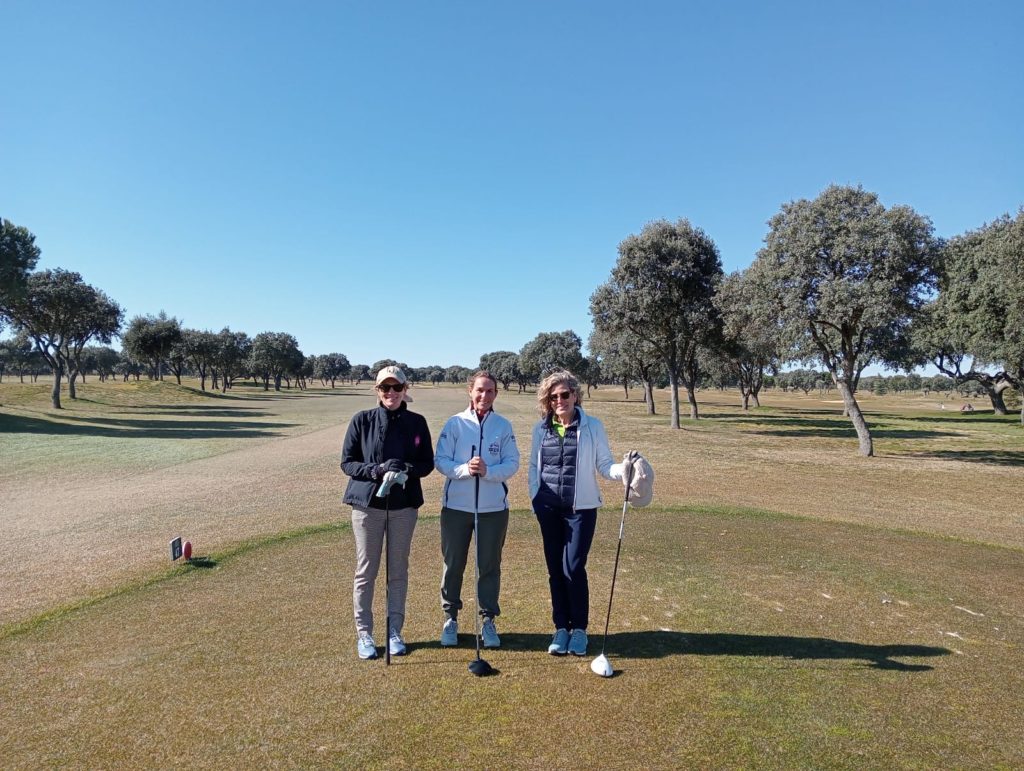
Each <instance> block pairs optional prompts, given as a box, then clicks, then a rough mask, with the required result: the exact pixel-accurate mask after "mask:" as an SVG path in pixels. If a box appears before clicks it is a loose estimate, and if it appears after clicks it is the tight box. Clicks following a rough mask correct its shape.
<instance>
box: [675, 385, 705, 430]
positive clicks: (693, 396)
mask: <svg viewBox="0 0 1024 771" xmlns="http://www.w3.org/2000/svg"><path fill="white" fill-rule="evenodd" d="M686 400H687V401H688V402H690V419H691V420H697V419H698V418H699V417H700V415H698V414H697V392H696V390H695V389H694V387H693V383H687V384H686ZM676 428H679V426H676Z"/></svg>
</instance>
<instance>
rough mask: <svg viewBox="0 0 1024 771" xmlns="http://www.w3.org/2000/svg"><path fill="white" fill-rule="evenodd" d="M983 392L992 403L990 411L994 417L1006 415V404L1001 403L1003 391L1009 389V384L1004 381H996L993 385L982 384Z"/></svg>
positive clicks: (1007, 411)
mask: <svg viewBox="0 0 1024 771" xmlns="http://www.w3.org/2000/svg"><path fill="white" fill-rule="evenodd" d="M982 387H984V389H985V392H986V393H987V394H988V399H989V401H990V402H992V411H993V412H994V413H995V414H996V415H1008V414H1009V410H1007V409H1006V402H1004V401H1003V391H1005V390H1006V389H1007V388H1009V387H1010V384H1009V383H1008V382H1006V381H1005V380H998V381H996V382H995V383H994V384H993V385H989V384H988V383H982Z"/></svg>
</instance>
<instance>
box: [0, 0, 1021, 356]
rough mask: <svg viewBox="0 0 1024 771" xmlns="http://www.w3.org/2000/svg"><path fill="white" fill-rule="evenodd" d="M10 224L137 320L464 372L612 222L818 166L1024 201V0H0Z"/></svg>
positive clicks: (886, 194)
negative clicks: (174, 321) (288, 340)
mask: <svg viewBox="0 0 1024 771" xmlns="http://www.w3.org/2000/svg"><path fill="white" fill-rule="evenodd" d="M0 24H2V27H3V29H4V34H3V44H2V45H0V72H3V74H4V77H3V83H4V89H3V97H2V101H0V104H2V106H0V159H2V160H0V216H3V217H6V218H7V219H10V220H12V221H14V222H15V223H17V224H19V225H23V226H25V227H27V228H29V229H30V230H32V231H33V232H34V233H35V234H36V237H37V243H38V245H39V246H40V247H41V249H42V251H43V257H42V260H41V262H40V265H39V267H40V268H49V267H63V268H67V269H71V270H77V271H78V272H80V273H81V274H82V275H83V277H84V278H85V280H86V281H87V282H89V283H91V284H93V285H94V286H96V287H98V288H100V289H103V290H104V291H106V292H107V293H108V294H109V295H110V296H111V297H112V298H114V299H115V300H116V301H118V302H119V303H120V304H121V305H122V306H124V307H125V309H126V311H127V314H128V315H129V316H132V315H135V314H145V313H157V312H159V311H160V310H165V311H166V312H167V313H168V314H170V315H173V316H176V317H178V318H179V319H181V320H182V321H183V322H184V324H185V325H187V326H190V327H197V328H209V329H213V330H218V329H220V328H221V327H223V326H225V325H227V326H230V327H231V328H232V329H240V330H243V331H245V332H248V333H249V334H250V335H254V334H256V333H258V332H263V331H280V332H290V333H292V334H294V335H295V336H296V338H297V339H298V341H299V344H300V347H301V348H302V350H303V351H304V352H305V353H307V354H313V353H327V352H331V351H340V352H342V353H345V354H347V355H348V356H349V358H350V359H351V360H352V361H353V362H354V363H357V362H358V363H372V362H373V361H374V360H376V359H380V358H385V357H390V358H395V359H399V360H403V361H406V362H408V363H409V364H411V365H413V366H422V365H427V364H442V365H449V364H463V365H466V366H473V365H475V364H476V363H477V360H478V358H479V356H480V354H481V353H485V352H488V351H494V350H503V349H508V350H519V348H521V347H522V345H523V344H524V343H526V342H527V341H528V340H530V339H531V338H532V337H534V336H535V335H536V334H537V333H538V332H549V331H561V330H564V329H573V330H575V331H576V332H577V333H578V334H579V335H580V336H581V337H582V338H583V339H584V342H585V341H586V338H587V336H588V335H589V333H590V318H589V315H588V302H589V297H590V294H591V292H592V291H593V290H594V288H595V287H596V286H597V285H598V284H600V283H601V282H603V281H604V280H605V279H606V278H607V277H608V274H609V272H610V270H611V268H612V265H613V264H614V261H615V258H616V254H617V253H616V249H617V245H618V243H619V241H621V240H622V239H623V238H625V237H626V236H627V235H629V234H630V233H635V232H637V231H638V230H639V229H640V228H641V227H643V225H644V223H646V222H648V221H650V220H653V219H658V218H668V219H672V220H674V219H676V218H678V217H687V218H688V219H690V220H691V222H693V223H694V224H695V225H698V226H700V227H702V228H703V229H704V230H705V231H707V233H708V234H709V235H710V236H711V237H712V238H713V239H714V240H715V242H716V243H717V244H718V246H719V249H720V250H721V254H722V259H723V262H724V265H725V268H726V270H737V269H741V268H744V267H746V266H747V265H749V264H750V262H751V260H752V259H753V257H754V255H755V253H756V251H757V249H758V248H759V247H760V246H761V244H762V240H763V238H764V235H765V232H766V225H765V222H766V221H767V220H768V218H769V217H771V216H772V215H773V214H774V213H775V212H777V211H778V209H779V207H780V205H781V204H782V203H783V202H786V201H790V200H793V199H797V198H813V197H815V196H816V195H817V194H818V193H819V192H820V191H821V190H822V189H823V188H824V187H826V186H827V185H828V184H830V183H833V182H834V183H840V184H860V185H863V186H864V187H865V188H866V189H868V190H871V191H874V192H876V193H878V195H879V196H880V198H881V200H882V202H883V203H884V204H885V205H887V206H888V205H893V204H908V205H910V206H912V207H914V208H915V209H916V210H917V211H919V212H921V213H922V214H925V215H927V216H929V217H930V218H931V219H932V222H933V223H934V225H935V230H936V233H937V234H938V235H942V236H951V235H955V234H956V233H959V232H963V231H964V230H966V229H969V228H974V227H977V226H978V225H980V224H982V223H983V222H985V221H988V220H991V219H993V218H995V217H996V216H998V215H1000V214H1002V213H1004V212H1015V211H1016V210H1017V208H1018V207H1020V206H1021V205H1022V204H1024V149H1022V148H1024V46H1022V45H1021V42H1020V35H1021V30H1022V29H1024V3H1020V2H1015V1H1011V0H1007V1H1006V2H983V1H982V2H977V3H965V2H962V0H958V1H957V2H947V1H944V0H942V1H937V2H923V1H922V2H901V1H900V0H887V1H886V2H874V1H870V2H858V3H827V2H826V3H822V2H819V1H818V0H815V1H814V2H781V1H780V2H770V3H768V2H635V3H626V2H590V1H587V2H583V1H582V0H579V1H577V2H550V1H548V2H523V1H522V0H518V1H517V2H508V3H491V2H479V1H478V0H477V1H474V2H443V1H440V0H439V1H438V2H423V1H422V0H401V1H393V2H387V3H371V2H362V3H356V2H342V0H334V1H332V2H302V3H285V2H276V3H268V2H248V1H247V2H219V1H217V0H214V1H212V2H211V1H209V0H204V2H195V1H193V0H185V1H178V0H175V2H166V1H165V2H142V1H139V2H107V1H104V0H93V1H91V2H85V3H83V2H50V1H48V0H0Z"/></svg>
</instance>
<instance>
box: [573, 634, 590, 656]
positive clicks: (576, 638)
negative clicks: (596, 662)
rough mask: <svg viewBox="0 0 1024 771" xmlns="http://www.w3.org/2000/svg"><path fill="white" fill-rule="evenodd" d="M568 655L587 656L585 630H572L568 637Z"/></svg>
mask: <svg viewBox="0 0 1024 771" xmlns="http://www.w3.org/2000/svg"><path fill="white" fill-rule="evenodd" d="M569 653H571V654H572V655H573V656H586V655H587V630H586V629H573V630H572V634H571V635H569Z"/></svg>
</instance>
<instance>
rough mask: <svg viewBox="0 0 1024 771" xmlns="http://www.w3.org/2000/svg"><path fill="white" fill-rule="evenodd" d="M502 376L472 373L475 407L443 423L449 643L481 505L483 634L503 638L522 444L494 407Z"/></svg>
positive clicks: (454, 636) (491, 642)
mask: <svg viewBox="0 0 1024 771" xmlns="http://www.w3.org/2000/svg"><path fill="white" fill-rule="evenodd" d="M497 396H498V382H497V380H495V378H494V376H493V375H491V373H489V372H487V371H485V370H481V371H480V372H476V373H474V374H473V375H472V376H471V377H470V378H469V406H468V407H467V408H466V409H465V410H463V411H462V412H460V413H458V414H457V415H452V417H450V418H449V419H448V422H447V423H445V424H444V428H443V429H441V435H440V436H439V437H438V440H437V452H436V453H434V466H435V468H437V470H438V471H440V472H441V473H442V474H444V476H445V477H446V479H445V483H444V493H443V495H442V498H441V556H442V558H443V559H444V572H443V573H442V574H441V610H443V611H444V614H445V621H444V626H443V627H442V628H441V645H444V646H452V645H457V644H458V635H459V622H458V616H459V611H460V610H461V609H462V577H463V574H464V573H465V570H466V561H467V558H468V554H469V545H470V541H471V539H472V537H473V526H474V512H477V513H479V517H478V519H479V524H480V531H479V532H478V533H477V536H476V537H477V545H478V547H479V552H478V555H479V558H480V564H479V568H480V584H479V587H478V588H479V595H480V607H479V609H478V610H479V613H480V615H481V616H482V617H483V626H482V629H481V638H482V639H483V645H484V647H485V648H497V647H499V646H500V645H501V638H500V637H498V631H497V629H496V628H495V625H494V619H495V617H496V616H498V615H500V613H501V608H500V606H499V605H498V595H499V593H500V590H501V552H502V549H503V548H504V545H505V534H506V532H507V531H508V487H507V486H506V485H505V482H506V481H507V480H508V479H509V478H510V477H511V476H512V475H513V474H515V473H516V471H518V470H519V447H518V445H516V437H515V434H514V433H513V432H512V424H511V423H509V422H508V420H506V419H505V418H503V417H502V416H501V415H499V414H498V413H496V412H495V411H494V400H495V398H497Z"/></svg>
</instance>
